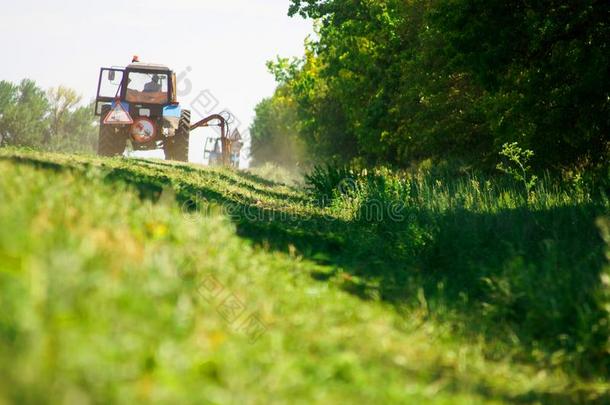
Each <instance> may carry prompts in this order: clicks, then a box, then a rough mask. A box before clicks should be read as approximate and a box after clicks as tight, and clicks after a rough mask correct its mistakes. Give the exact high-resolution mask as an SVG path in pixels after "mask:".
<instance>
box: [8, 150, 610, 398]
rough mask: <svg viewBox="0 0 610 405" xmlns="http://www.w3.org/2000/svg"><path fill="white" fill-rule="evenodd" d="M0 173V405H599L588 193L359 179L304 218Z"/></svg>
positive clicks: (599, 293)
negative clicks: (530, 194)
mask: <svg viewBox="0 0 610 405" xmlns="http://www.w3.org/2000/svg"><path fill="white" fill-rule="evenodd" d="M0 172H1V175H0V308H1V311H0V404H3V403H6V404H9V403H66V404H89V403H91V404H97V403H99V404H109V403H119V404H123V403H125V404H127V403H142V402H144V403H176V404H177V403H180V404H182V403H185V404H189V403H193V404H195V403H197V404H199V403H210V404H225V403H240V404H241V403H247V404H274V403H278V404H280V403H304V404H305V403H307V404H309V403H404V404H420V403H432V404H479V403H480V404H483V403H497V404H501V403H549V404H568V403H600V404H601V403H610V383H608V381H607V380H608V376H609V373H608V368H607V367H608V364H610V363H609V362H608V355H609V352H608V350H609V349H610V346H609V343H608V313H607V312H604V311H605V310H610V286H609V285H608V284H610V281H608V280H610V278H609V276H608V274H609V272H610V270H609V269H608V267H607V264H608V262H607V260H606V257H605V256H604V254H605V252H606V251H610V235H608V225H607V220H606V219H604V218H607V216H608V213H609V212H610V205H609V203H608V200H607V199H605V198H604V194H603V192H602V193H601V194H599V193H598V194H599V195H598V194H596V193H597V191H596V190H593V191H591V190H587V189H574V190H563V189H561V188H553V187H551V186H550V185H548V184H547V185H545V184H542V185H541V186H540V187H539V188H538V189H537V190H536V191H535V196H536V197H535V198H532V199H529V200H528V199H527V198H525V199H524V198H523V197H521V196H520V193H519V192H518V191H517V190H513V189H510V188H509V186H506V188H503V187H504V186H502V187H500V186H497V187H496V186H493V185H491V184H486V183H485V182H484V181H481V182H480V181H478V180H476V179H468V180H460V181H458V182H455V183H451V184H447V183H445V184H443V182H442V181H440V180H435V181H432V180H430V179H427V178H425V177H422V178H417V177H414V178H413V179H410V180H404V179H402V180H401V179H396V180H395V181H394V180H392V178H391V177H389V176H388V177H383V176H377V177H375V176H368V175H367V176H364V177H362V178H355V179H354V180H353V183H351V182H350V183H349V185H350V187H351V185H352V184H355V185H356V186H355V188H354V190H353V193H352V192H348V193H346V194H349V195H348V196H347V197H345V196H336V195H335V196H333V195H330V196H329V197H330V198H329V199H328V200H325V201H323V203H322V204H321V203H320V201H318V200H316V199H315V196H316V195H318V196H320V195H322V194H324V193H323V191H320V190H318V194H315V191H314V194H313V196H312V193H311V192H310V193H306V192H304V191H301V190H298V189H296V188H293V187H288V186H285V185H281V184H277V183H272V182H270V181H268V180H264V179H262V178H259V177H257V176H256V175H253V174H248V173H242V172H236V171H231V170H225V169H209V168H201V167H198V166H195V165H183V164H169V163H166V162H162V161H141V160H126V159H110V160H103V159H99V158H92V157H78V156H70V155H53V154H42V153H36V152H26V151H19V150H0ZM388 179H389V180H388ZM407 183H408V184H407ZM544 187H546V188H544ZM393 202H401V204H402V205H401V206H400V210H398V211H396V210H394V205H392V204H393ZM379 207H381V208H379ZM388 209H391V210H394V211H392V212H393V213H394V214H400V215H399V217H397V218H398V220H396V218H392V220H387V219H386V218H384V217H383V214H379V213H380V212H381V213H384V212H387V210H388ZM379 210H381V211H379ZM380 215H381V216H380ZM604 224H605V225H604ZM604 230H605V232H606V237H607V239H608V240H607V242H608V244H606V243H604V240H603V238H602V235H603V234H604ZM604 280H605V282H606V284H604Z"/></svg>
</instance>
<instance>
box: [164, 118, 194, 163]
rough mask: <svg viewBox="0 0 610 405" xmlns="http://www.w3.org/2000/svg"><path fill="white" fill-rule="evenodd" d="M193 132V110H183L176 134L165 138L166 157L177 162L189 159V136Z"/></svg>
mask: <svg viewBox="0 0 610 405" xmlns="http://www.w3.org/2000/svg"><path fill="white" fill-rule="evenodd" d="M190 134H191V112H190V111H188V110H182V115H181V116H180V124H179V125H178V130H177V131H176V134H175V135H174V136H173V137H171V138H168V139H166V140H165V147H164V151H165V159H167V160H175V161H177V162H188V160H189V138H190Z"/></svg>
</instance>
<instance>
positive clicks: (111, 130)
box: [97, 124, 127, 157]
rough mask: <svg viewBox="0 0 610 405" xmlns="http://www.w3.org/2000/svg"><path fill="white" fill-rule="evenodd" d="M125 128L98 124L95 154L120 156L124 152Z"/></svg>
mask: <svg viewBox="0 0 610 405" xmlns="http://www.w3.org/2000/svg"><path fill="white" fill-rule="evenodd" d="M126 141H127V137H126V136H125V130H124V129H123V128H118V129H117V128H116V127H115V126H112V125H104V124H100V135H99V138H98V144H97V154H98V155H100V156H108V157H112V156H121V155H122V154H123V152H125V142H126Z"/></svg>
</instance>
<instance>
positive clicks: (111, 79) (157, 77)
mask: <svg viewBox="0 0 610 405" xmlns="http://www.w3.org/2000/svg"><path fill="white" fill-rule="evenodd" d="M176 86H177V83H176V74H175V73H174V72H173V71H172V70H171V69H169V68H168V67H166V66H164V65H159V64H153V63H141V62H140V61H139V59H138V58H137V57H134V58H133V60H132V63H131V64H130V65H128V66H127V67H125V68H117V67H112V68H102V69H101V70H100V76H99V81H98V89H97V97H96V106H95V114H96V115H97V116H99V117H100V127H99V141H98V155H100V156H120V155H123V153H124V152H125V148H126V145H127V141H130V142H131V145H132V148H133V150H136V151H139V150H156V149H163V151H164V154H165V158H166V159H167V160H175V161H182V162H187V161H188V156H189V140H190V134H191V131H193V130H194V129H196V128H200V127H206V126H213V125H216V126H219V127H220V129H221V131H220V133H221V136H220V138H219V139H220V157H219V162H220V163H221V164H222V165H227V166H228V165H230V164H231V141H230V139H229V137H228V136H227V134H228V131H229V124H228V121H229V119H228V118H227V117H226V116H223V115H221V114H215V115H212V116H209V117H207V118H204V119H202V120H201V121H199V122H197V123H195V124H191V112H190V111H189V110H187V109H184V108H182V106H181V105H180V103H179V102H178V100H177V88H176Z"/></svg>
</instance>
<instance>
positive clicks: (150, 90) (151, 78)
mask: <svg viewBox="0 0 610 405" xmlns="http://www.w3.org/2000/svg"><path fill="white" fill-rule="evenodd" d="M167 84H168V75H167V74H166V73H142V72H129V75H128V76H127V95H126V97H125V98H126V100H127V101H128V102H130V103H146V104H167V102H168V91H167V87H168V86H167Z"/></svg>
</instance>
